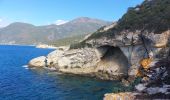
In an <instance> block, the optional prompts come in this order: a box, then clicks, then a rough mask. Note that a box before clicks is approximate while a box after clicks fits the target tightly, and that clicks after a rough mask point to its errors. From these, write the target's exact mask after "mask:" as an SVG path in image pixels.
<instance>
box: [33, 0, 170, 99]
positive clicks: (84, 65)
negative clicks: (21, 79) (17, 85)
mask: <svg viewBox="0 0 170 100" xmlns="http://www.w3.org/2000/svg"><path fill="white" fill-rule="evenodd" d="M169 7H170V1H169V0H145V1H144V2H143V3H142V4H141V5H138V6H137V7H134V8H129V10H128V12H127V13H126V14H125V15H124V16H123V17H122V18H121V19H120V20H119V21H118V22H117V23H116V24H115V23H114V24H112V25H110V26H106V27H102V28H100V29H99V30H98V31H96V32H95V33H93V34H91V35H89V36H87V37H86V38H85V39H84V40H83V41H81V42H80V43H79V44H74V45H72V46H71V49H69V50H66V51H64V50H63V51H60V50H57V51H54V52H53V53H52V54H49V55H48V56H47V57H46V59H45V60H44V59H43V62H45V64H44V66H46V67H52V68H55V69H56V70H58V71H60V72H63V73H72V74H79V75H89V76H95V77H98V78H101V79H106V80H115V79H118V80H121V79H122V78H124V79H125V80H124V79H123V80H122V82H123V83H124V84H125V85H126V86H129V85H130V84H131V83H133V81H134V80H135V78H140V79H141V80H140V84H138V85H136V86H135V87H134V90H136V91H134V92H132V93H129V92H128V93H119V94H114V93H112V94H106V95H105V100H112V99H114V98H123V96H125V97H126V96H128V97H132V98H130V99H131V100H132V99H135V98H136V97H137V98H139V99H146V98H151V96H153V97H155V98H159V99H160V98H169V92H170V91H169V90H168V89H169V84H170V83H169V78H170V70H169V67H170V66H169V62H170V59H169V58H170V48H169V43H170V30H169V25H170V19H169V18H170V8H169ZM35 60H37V59H33V60H32V61H31V62H30V65H31V66H35V64H34V63H32V62H33V61H35ZM38 61H39V60H38ZM135 88H136V89H135ZM155 94H159V97H156V96H155ZM125 100H126V99H125Z"/></svg>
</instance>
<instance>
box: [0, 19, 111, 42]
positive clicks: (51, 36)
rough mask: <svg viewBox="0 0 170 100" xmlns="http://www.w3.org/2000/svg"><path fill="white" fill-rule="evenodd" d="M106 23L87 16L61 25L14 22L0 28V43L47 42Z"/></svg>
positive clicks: (91, 29)
mask: <svg viewBox="0 0 170 100" xmlns="http://www.w3.org/2000/svg"><path fill="white" fill-rule="evenodd" d="M108 24H110V22H107V21H103V20H99V19H92V18H88V17H80V18H77V19H74V20H72V21H70V22H68V23H65V24H62V25H54V24H52V25H47V26H34V25H31V24H27V23H20V22H16V23H12V24H10V25H9V26H7V27H5V28H2V29H0V43H15V44H37V43H49V42H53V41H56V40H58V39H61V38H66V37H71V36H75V35H83V34H87V33H92V32H94V31H96V30H97V29H98V28H100V27H101V26H105V25H108Z"/></svg>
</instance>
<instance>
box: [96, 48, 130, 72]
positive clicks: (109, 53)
mask: <svg viewBox="0 0 170 100" xmlns="http://www.w3.org/2000/svg"><path fill="white" fill-rule="evenodd" d="M97 49H98V51H99V52H100V59H101V61H100V63H99V64H98V66H99V68H101V67H102V68H103V69H105V70H106V71H109V73H112V74H119V73H123V74H126V75H127V73H128V65H129V64H128V59H127V57H126V56H125V54H124V53H123V52H122V50H121V49H120V47H114V46H110V45H104V46H100V47H98V48H97Z"/></svg>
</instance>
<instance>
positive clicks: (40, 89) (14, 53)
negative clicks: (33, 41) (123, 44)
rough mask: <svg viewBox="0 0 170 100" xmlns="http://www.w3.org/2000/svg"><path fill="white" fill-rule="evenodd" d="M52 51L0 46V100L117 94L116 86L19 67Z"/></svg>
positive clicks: (93, 99)
mask: <svg viewBox="0 0 170 100" xmlns="http://www.w3.org/2000/svg"><path fill="white" fill-rule="evenodd" d="M51 51H53V50H50V49H37V48H34V47H31V46H0V100H102V98H103V96H104V94H105V93H108V92H112V91H118V90H119V89H120V88H121V84H120V83H119V82H116V81H114V82H111V81H101V80H97V79H94V78H88V77H80V76H69V75H62V74H57V73H55V72H49V71H47V70H40V69H38V70H37V69H28V68H25V67H23V66H24V65H26V64H27V63H28V62H29V60H30V59H32V58H34V57H37V56H42V55H47V54H48V53H49V52H51Z"/></svg>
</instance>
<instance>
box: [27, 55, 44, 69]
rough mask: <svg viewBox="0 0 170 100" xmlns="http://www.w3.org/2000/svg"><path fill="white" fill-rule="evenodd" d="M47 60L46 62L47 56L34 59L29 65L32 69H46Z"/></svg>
mask: <svg viewBox="0 0 170 100" xmlns="http://www.w3.org/2000/svg"><path fill="white" fill-rule="evenodd" d="M45 60H46V57H45V56H40V57H37V58H34V59H32V60H31V61H30V62H29V64H28V65H29V66H30V67H44V66H45V65H46V63H45Z"/></svg>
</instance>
